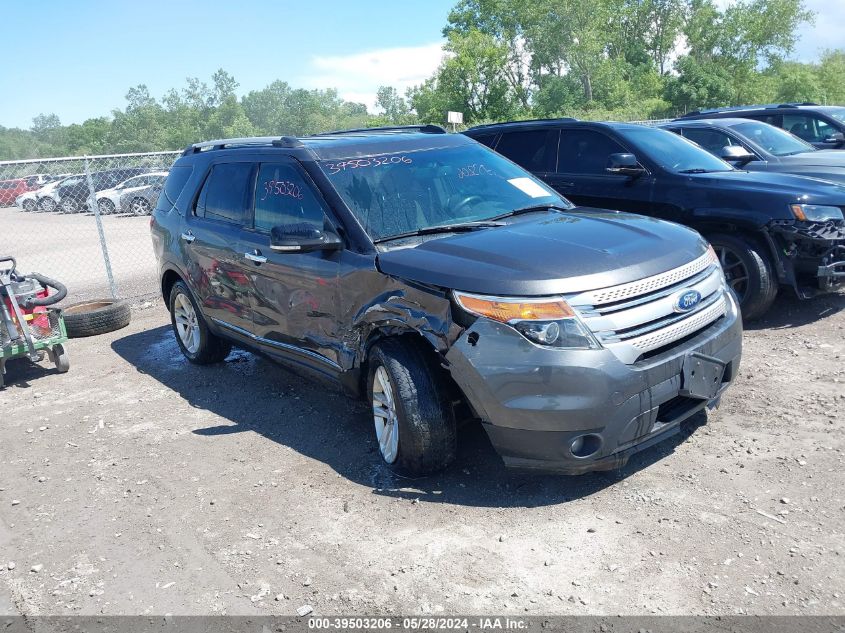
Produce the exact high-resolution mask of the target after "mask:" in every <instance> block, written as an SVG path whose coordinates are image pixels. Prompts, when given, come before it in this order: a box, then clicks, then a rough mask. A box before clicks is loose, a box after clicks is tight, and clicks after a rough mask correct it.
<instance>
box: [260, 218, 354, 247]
mask: <svg viewBox="0 0 845 633" xmlns="http://www.w3.org/2000/svg"><path fill="white" fill-rule="evenodd" d="M341 248H343V240H341V239H340V236H339V235H337V233H335V232H334V231H330V230H327V229H325V230H324V229H318V228H316V227H315V226H314V225H312V224H305V223H301V224H282V225H280V226H274V227H273V228H272V229H270V250H272V251H276V252H277V253H308V252H310V251H336V250H340V249H341Z"/></svg>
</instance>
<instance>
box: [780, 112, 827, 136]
mask: <svg viewBox="0 0 845 633" xmlns="http://www.w3.org/2000/svg"><path fill="white" fill-rule="evenodd" d="M783 129H784V130H786V131H787V132H792V133H793V134H794V135H795V136H797V137H798V138H800V139H804V140H805V141H807V142H809V143H821V142H822V141H824V140H825V139H826V138H827V137H828V136H830V135H831V134H832V133H833V132H835V130H834V129H833V127H832V126H831V125H829V124H828V123H826V122H825V121H822V120H821V119H819V118H817V117H815V116H811V115H807V114H784V115H783Z"/></svg>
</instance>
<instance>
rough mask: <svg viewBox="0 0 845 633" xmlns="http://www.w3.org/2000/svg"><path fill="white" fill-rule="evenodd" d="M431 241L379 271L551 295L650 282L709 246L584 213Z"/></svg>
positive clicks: (483, 290) (640, 222)
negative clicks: (639, 280)
mask: <svg viewBox="0 0 845 633" xmlns="http://www.w3.org/2000/svg"><path fill="white" fill-rule="evenodd" d="M426 238H427V239H425V240H424V241H422V242H420V243H418V244H416V245H414V246H412V247H396V248H393V249H391V250H387V251H385V252H382V253H380V254H379V256H378V266H379V268H380V270H381V271H382V272H384V273H386V274H388V275H393V276H395V277H400V278H402V279H406V280H411V281H417V282H421V283H426V284H432V285H436V286H440V287H445V288H450V289H452V290H463V291H466V292H475V293H479V294H490V295H508V296H519V295H551V294H564V293H570V292H583V291H585V290H594V289H598V288H605V287H607V286H614V285H617V284H622V283H627V282H629V281H635V280H637V279H642V278H643V277H650V276H651V275H656V274H659V273H662V272H666V271H667V270H671V269H673V268H677V267H679V266H682V265H684V264H687V263H689V262H691V261H692V260H694V259H696V258H697V257H700V256H701V255H702V254H703V253H704V252H705V250H706V248H707V244H706V242H705V241H704V240H703V239H702V238H701V236H700V235H699V234H698V233H696V232H695V231H693V230H691V229H688V228H685V227H682V226H680V225H678V224H673V223H671V222H664V221H662V220H657V219H654V218H646V217H643V216H639V215H631V214H627V213H618V212H613V211H600V210H595V209H585V208H579V209H576V210H575V211H572V212H569V213H558V212H554V211H549V212H546V213H541V214H540V213H538V214H534V215H530V216H526V217H524V218H523V217H519V218H515V219H514V221H513V222H512V223H510V224H508V225H506V226H501V227H493V228H488V229H480V230H478V231H473V232H471V233H458V234H451V235H446V236H435V237H433V236H426ZM387 245H390V242H388V243H387Z"/></svg>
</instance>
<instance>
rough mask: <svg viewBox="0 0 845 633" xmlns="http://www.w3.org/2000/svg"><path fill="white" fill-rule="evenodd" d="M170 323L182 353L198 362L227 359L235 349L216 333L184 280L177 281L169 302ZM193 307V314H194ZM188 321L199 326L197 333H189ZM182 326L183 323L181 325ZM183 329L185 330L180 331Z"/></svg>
mask: <svg viewBox="0 0 845 633" xmlns="http://www.w3.org/2000/svg"><path fill="white" fill-rule="evenodd" d="M167 307H168V309H169V310H170V324H171V326H172V327H173V334H174V336H175V337H176V343H177V344H178V345H179V349H181V350H182V354H184V355H185V358H187V359H188V360H189V361H191V362H192V363H194V364H195V365H211V364H214V363H219V362H221V361H223V360H224V359H225V358H226V357H227V356H228V355H229V352H230V351H232V344H231V343H229V342H228V341H225V340H223V339H222V338H220V337H219V336H216V335H215V334H213V333H212V332H211V331H210V330H209V329H208V325H206V323H205V319H204V318H203V316H202V313H201V312H200V310H199V307H198V306H197V302H196V301H194V296H193V294H192V293H191V291H190V290H188V286H186V285H185V282H184V281H177V282H176V283H175V284H173V288H172V289H171V291H170V298H169V300H168V302H167ZM191 310H193V315H191ZM186 321H187V322H189V323H190V325H192V326H195V327H196V331H195V337H196V338H194V337H192V336H187V335H185V332H186V328H185V324H186ZM180 326H181V327H180ZM180 330H181V333H180Z"/></svg>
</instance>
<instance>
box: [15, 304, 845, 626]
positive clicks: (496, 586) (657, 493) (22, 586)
mask: <svg viewBox="0 0 845 633" xmlns="http://www.w3.org/2000/svg"><path fill="white" fill-rule="evenodd" d="M843 334H845V297H842V296H839V297H830V298H825V299H818V300H815V301H812V302H808V303H803V304H799V303H797V302H795V301H790V300H786V299H780V300H779V302H778V303H777V304H776V306H775V308H774V310H773V311H772V317H771V318H770V319H769V320H768V321H765V322H763V323H760V324H758V325H757V327H756V328H755V329H753V330H750V331H748V332H747V335H746V352H745V357H744V365H743V368H742V372H741V376H740V378H739V380H738V383H737V384H736V385H735V386H734V388H733V389H732V390H731V391H730V392H729V393H728V394H727V395H726V397H725V400H724V403H723V405H722V407H721V409H719V410H718V411H716V412H713V413H710V414H709V419H706V424H704V422H705V418H704V416H702V417H701V418H699V419H698V420H697V421H696V422H695V423H694V424H692V425H691V426H690V427H689V428H688V431H687V433H685V434H684V435H683V437H678V438H676V439H675V440H672V441H670V443H669V444H668V445H667V444H664V445H661V446H658V447H655V448H653V449H651V450H649V451H647V452H645V453H643V454H641V455H640V456H638V457H637V458H635V459H634V460H632V462H631V463H630V464H629V465H628V466H627V467H626V468H625V469H624V470H622V471H619V472H615V473H609V474H602V475H585V476H582V477H576V478H565V477H556V476H539V475H526V474H519V473H513V472H509V471H506V470H505V469H504V468H503V467H502V466H501V465H500V462H499V460H498V458H497V456H496V455H495V453H494V452H493V451H492V449H491V448H490V445H489V443H488V442H487V440H486V438H485V436H484V435H483V432H481V431H480V430H478V429H468V430H467V431H466V432H465V433H464V434H463V435H462V436H461V440H462V443H461V449H460V455H459V461H458V463H457V465H455V466H454V467H452V468H451V469H450V470H449V471H448V472H446V473H444V474H442V475H439V476H436V477H431V478H426V479H421V480H408V479H401V478H399V477H397V476H395V475H393V474H392V473H391V472H390V471H389V470H388V469H386V468H384V467H382V466H380V465H379V464H378V454H377V449H376V445H375V442H374V440H373V437H372V432H371V429H370V425H371V421H370V419H369V418H368V416H367V414H366V411H365V410H364V409H363V407H362V406H360V405H358V404H355V403H352V402H351V401H349V400H347V399H346V398H344V397H343V396H342V395H339V394H334V393H327V392H326V391H325V389H324V387H322V386H319V385H315V384H312V383H307V382H304V381H303V380H302V379H301V378H299V377H297V376H296V375H294V374H292V373H289V372H287V371H286V370H284V369H282V368H280V367H278V366H276V365H273V364H272V363H270V362H268V361H267V360H265V359H263V358H260V357H256V356H254V355H252V354H249V353H246V352H235V353H233V354H232V355H231V356H230V357H229V359H228V361H227V362H226V363H225V364H223V365H220V366H217V367H211V368H198V367H194V366H190V365H188V364H187V363H186V362H184V361H183V360H182V357H181V356H180V354H179V352H178V350H177V347H176V345H175V343H174V341H173V338H172V335H171V333H170V331H169V325H168V321H167V318H166V314H165V312H164V309H163V308H162V307H161V306H160V305H153V306H149V307H147V308H146V309H142V310H138V311H136V312H135V315H134V320H133V323H132V325H131V326H130V327H129V328H127V329H124V330H122V331H119V332H115V333H113V334H110V335H106V336H102V337H99V338H95V339H87V340H75V341H72V342H71V345H70V352H71V354H72V361H73V367H72V369H71V372H70V373H69V374H67V375H57V374H54V373H52V371H44V370H41V369H36V368H32V367H28V366H25V365H24V366H20V365H19V366H14V365H11V366H10V376H9V379H10V380H11V381H12V384H11V385H10V386H9V387H7V388H6V389H5V390H4V391H0V614H13V613H18V612H21V613H25V614H100V613H103V614H164V613H173V614H207V613H229V614H260V613H266V614H292V613H294V612H295V610H296V609H297V608H298V607H301V606H303V605H311V606H312V607H313V609H314V613H315V614H319V615H323V614H353V613H355V614H363V613H369V614H379V613H380V614H387V613H403V614H411V613H462V614H466V613H491V612H496V613H509V614H583V613H593V614H596V613H598V614H613V613H623V614H653V613H656V614H686V613H694V614H734V613H754V614H840V615H841V614H843V613H845V597H843V594H844V593H845V557H843V553H845V551H844V549H845V538H843V525H845V523H844V522H843V518H845V486H843V474H842V473H843V466H845V464H843V447H844V446H845V443H843V422H844V421H845V389H843V383H845V339H843Z"/></svg>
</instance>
